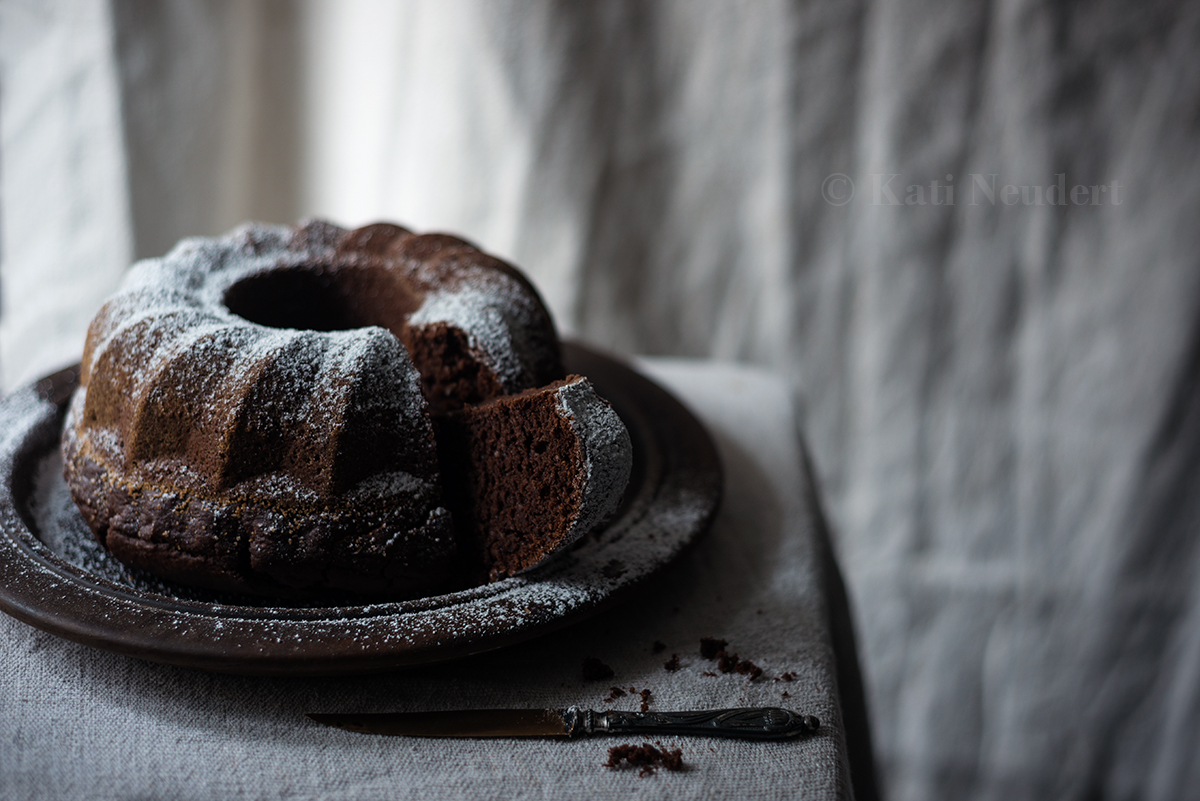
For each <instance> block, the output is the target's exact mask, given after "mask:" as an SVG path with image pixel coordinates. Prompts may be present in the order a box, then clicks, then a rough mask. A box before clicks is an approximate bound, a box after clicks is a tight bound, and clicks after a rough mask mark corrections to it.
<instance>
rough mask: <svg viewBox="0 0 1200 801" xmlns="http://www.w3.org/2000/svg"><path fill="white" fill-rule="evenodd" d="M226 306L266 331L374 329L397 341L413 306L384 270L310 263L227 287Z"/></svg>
mask: <svg viewBox="0 0 1200 801" xmlns="http://www.w3.org/2000/svg"><path fill="white" fill-rule="evenodd" d="M224 303H225V308H227V309H229V310H230V311H231V312H233V313H234V314H236V315H237V316H239V317H241V318H243V319H246V320H249V321H250V322H252V323H257V324H258V325H265V326H268V327H270V328H295V329H300V330H303V331H345V330H347V329H351V328H365V327H367V326H372V325H376V326H379V327H381V328H386V329H387V330H389V331H391V332H392V334H394V335H395V336H397V337H399V336H400V335H401V332H402V331H403V329H404V321H405V318H406V317H407V316H408V314H409V313H411V312H412V311H413V310H414V309H415V308H416V306H417V303H416V300H415V299H414V298H413V297H412V295H411V294H410V293H409V292H408V291H407V290H406V289H405V288H404V287H403V286H401V285H400V283H399V282H397V281H394V280H391V279H390V277H389V276H388V275H387V274H386V273H385V272H383V271H380V270H373V269H367V268H364V267H360V266H353V265H349V266H329V265H312V266H307V267H295V268H292V269H280V270H272V271H270V272H266V273H261V274H259V275H253V276H250V277H249V278H245V279H243V280H241V281H238V282H237V283H236V284H234V285H233V286H231V287H229V289H228V290H226V292H225V297H224Z"/></svg>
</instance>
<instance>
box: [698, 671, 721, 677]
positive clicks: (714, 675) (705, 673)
mask: <svg viewBox="0 0 1200 801" xmlns="http://www.w3.org/2000/svg"><path fill="white" fill-rule="evenodd" d="M700 675H701V676H711V677H712V678H714V679H715V678H716V677H717V674H716V673H713V672H712V671H711V670H706V671H704V672H703V673H701V674H700Z"/></svg>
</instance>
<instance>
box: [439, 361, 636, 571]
mask: <svg viewBox="0 0 1200 801" xmlns="http://www.w3.org/2000/svg"><path fill="white" fill-rule="evenodd" d="M438 428H439V431H438V435H437V439H438V449H439V458H440V460H441V469H442V474H443V478H444V484H443V486H444V487H446V489H447V494H448V496H449V497H448V502H449V505H450V507H451V511H452V514H453V516H454V519H455V523H456V527H457V529H458V532H459V537H460V541H461V542H462V543H463V544H464V545H465V549H466V551H467V552H468V553H473V554H475V556H476V558H477V559H478V560H479V561H480V563H481V564H482V570H483V571H484V572H485V574H486V575H487V577H488V578H489V579H491V580H496V579H499V578H503V577H504V576H511V575H514V574H516V573H519V572H521V571H522V570H526V569H528V568H530V567H532V566H534V565H536V564H538V563H539V562H541V561H543V560H544V559H546V558H548V557H550V556H551V555H553V554H556V553H560V552H562V551H563V550H564V549H566V548H567V547H568V546H570V545H571V544H572V543H574V542H576V541H577V540H578V539H579V538H580V537H582V536H584V535H585V534H587V533H588V532H590V531H592V530H593V529H595V528H597V527H599V526H601V525H603V524H604V523H605V522H606V521H607V520H608V518H609V517H611V516H612V514H613V513H614V512H615V511H616V510H617V507H618V506H619V504H620V501H621V494H622V491H623V489H624V487H625V485H626V483H627V482H628V481H629V473H630V467H631V464H632V453H633V449H632V445H631V443H630V440H629V433H628V432H627V431H626V430H625V426H624V424H622V422H621V419H620V418H619V417H618V416H617V414H616V412H614V411H613V409H612V406H611V405H609V403H608V401H606V400H604V399H603V398H601V397H600V396H599V395H597V394H596V391H595V390H594V389H593V388H592V385H591V384H590V383H589V382H588V380H587V379H586V378H583V377H582V376H578V375H572V376H568V377H567V378H566V379H565V380H562V381H555V382H553V383H551V384H548V385H546V386H544V387H540V388H538V389H531V390H527V391H525V392H522V393H519V394H516V395H507V396H502V397H499V398H495V399H493V400H490V401H487V402H486V403H483V404H480V405H478V406H473V407H467V408H463V409H460V410H458V411H456V412H453V413H451V414H449V415H447V416H445V417H443V418H442V419H441V420H440V421H439V424H438Z"/></svg>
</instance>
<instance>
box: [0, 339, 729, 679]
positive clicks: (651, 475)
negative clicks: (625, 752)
mask: <svg viewBox="0 0 1200 801" xmlns="http://www.w3.org/2000/svg"><path fill="white" fill-rule="evenodd" d="M563 356H564V361H565V362H566V363H567V365H568V367H569V368H570V371H571V372H576V373H580V374H582V375H585V376H589V378H590V379H591V380H592V381H593V383H595V384H596V385H597V387H598V389H599V390H600V392H601V395H603V396H605V397H608V398H609V400H610V401H612V402H613V405H614V407H615V408H617V409H618V411H619V412H620V413H621V414H622V416H623V417H626V418H627V419H626V424H627V426H628V427H629V428H630V434H631V435H632V436H633V437H634V440H635V448H639V454H638V456H639V458H641V459H643V460H644V462H645V464H644V468H645V471H646V472H645V473H644V474H643V476H642V482H641V485H640V486H638V487H637V495H636V496H635V497H634V499H633V500H632V501H630V502H627V503H626V504H625V506H624V508H623V510H622V513H621V514H620V515H619V516H618V518H616V519H615V520H613V521H611V522H610V523H609V525H608V526H607V527H606V528H605V529H602V530H601V531H600V532H598V534H597V535H592V537H594V538H595V540H596V541H597V542H600V543H602V544H601V545H598V546H596V547H597V549H600V548H603V547H604V545H603V543H604V541H605V538H606V537H609V538H610V539H611V547H615V548H616V549H617V550H616V551H615V553H618V554H619V553H620V548H619V547H618V546H619V543H620V541H621V540H622V538H624V537H626V536H629V535H634V536H639V535H645V536H648V537H649V538H650V539H653V538H654V531H657V529H654V530H650V529H646V530H644V531H642V530H641V528H642V527H648V526H651V525H653V524H654V521H655V520H657V519H658V517H662V518H663V519H667V520H669V521H671V525H673V526H674V530H670V528H669V527H668V530H666V531H665V532H663V533H665V534H666V539H665V540H664V542H665V544H666V546H667V551H666V553H665V555H664V556H663V557H662V558H661V559H658V560H651V562H650V563H649V564H647V565H644V566H642V568H641V569H640V570H635V571H633V572H631V573H629V574H628V576H627V577H625V574H618V575H616V576H615V577H612V578H611V579H605V580H604V581H602V582H600V583H597V584H593V585H592V586H591V587H588V588H583V587H582V586H581V588H580V592H581V593H582V594H581V595H580V596H579V598H578V599H577V602H576V603H574V605H571V604H570V603H568V604H567V606H566V608H564V609H561V611H560V612H559V613H557V614H554V613H553V611H552V610H551V611H549V612H547V611H546V610H542V609H540V608H539V609H538V614H535V613H534V612H531V611H530V610H531V606H530V605H528V604H527V602H528V601H529V599H530V597H531V596H533V595H536V594H537V592H538V590H544V591H546V592H547V593H549V595H550V596H553V593H550V592H549V589H548V588H549V587H551V586H557V585H551V584H550V583H549V580H550V579H552V578H555V577H559V578H567V579H569V578H570V567H571V565H572V564H573V563H572V562H571V560H573V559H576V555H573V553H568V554H564V555H563V556H562V557H560V558H556V559H554V560H552V561H551V562H550V563H548V564H547V565H543V566H539V567H538V568H535V569H534V570H532V571H529V572H528V573H526V574H522V575H521V576H517V577H513V578H509V579H505V580H504V581H501V582H497V583H496V584H491V585H483V586H481V587H473V588H469V589H466V590H461V591H458V592H455V593H447V594H443V595H437V596H428V597H425V598H419V599H411V600H406V601H386V600H385V601H379V602H371V603H364V604H359V605H338V606H318V607H278V606H268V605H263V606H237V605H231V604H225V603H210V602H204V601H191V600H185V599H179V598H171V597H169V596H165V595H161V594H158V593H153V592H149V591H146V590H141V589H138V588H135V587H127V586H123V585H120V584H117V583H115V582H112V581H110V580H108V579H106V578H104V577H102V576H97V575H95V574H92V573H89V572H88V571H86V570H85V569H83V568H81V567H78V566H76V565H73V564H71V563H70V562H68V561H66V560H65V559H62V558H61V557H59V556H57V555H56V554H54V553H53V551H51V549H50V548H49V546H47V545H46V544H44V543H42V542H41V540H40V539H39V538H38V537H37V535H36V534H35V533H34V531H33V530H31V528H30V525H29V521H28V520H27V519H26V516H25V514H23V513H22V509H21V507H20V505H19V501H18V498H19V497H24V498H28V497H29V494H30V492H31V490H32V482H33V476H32V475H31V474H30V473H31V471H30V470H22V469H21V468H22V466H23V465H31V466H32V465H36V464H39V463H40V461H41V459H42V458H44V456H45V454H46V453H47V451H48V450H49V449H50V448H52V447H54V446H55V444H56V443H57V441H58V432H59V431H60V430H61V424H62V416H63V411H64V410H65V405H66V401H67V399H69V397H70V395H71V392H72V391H73V389H74V386H75V384H76V382H77V380H78V366H77V365H76V366H74V367H70V368H67V369H65V370H61V371H58V372H57V373H54V374H51V375H49V376H46V377H44V378H42V379H40V380H39V381H35V382H32V383H30V384H27V385H25V386H23V387H21V388H19V389H17V390H15V391H14V392H12V393H10V394H9V395H8V396H7V397H6V398H4V400H3V401H2V402H0V426H2V427H0V431H3V432H4V433H3V434H2V435H0V472H2V473H3V481H0V611H4V612H6V613H7V614H9V615H10V616H12V617H14V618H16V619H18V620H21V621H23V622H25V623H28V624H30V625H32V626H34V627H36V628H39V629H41V630H43V631H47V632H49V633H51V634H55V635H56V636H59V637H62V638H64V639H67V640H71V641H74V642H78V643H81V644H84V645H88V646H92V647H96V648H100V649H102V650H107V651H112V652H115V653H121V654H125V655H128V656H134V657H137V658H140V659H144V660H148V661H152V662H160V663H165V664H172V665H179V666H184V667H191V668H199V669H203V670H210V671H216V672H225V673H240V674H257V675H340V674H351V673H365V672H377V671H382V670H391V669H396V668H403V667H410V666H417V665H427V664H433V663H437V662H443V661H449V660H453V659H458V658H462V657H465V656H469V655H472V654H476V653H482V652H484V651H490V650H494V649H496V648H502V647H506V646H508V645H513V644H516V643H518V642H523V641H526V640H529V639H533V638H535V637H539V636H542V635H544V634H548V633H550V632H552V631H556V630H558V629H561V628H563V627H565V626H568V625H571V624H573V623H576V622H578V621H579V620H582V619H584V618H586V617H591V616H592V615H595V614H597V613H599V612H601V611H603V610H604V609H607V608H610V607H611V606H613V605H615V604H617V603H619V602H620V601H621V600H623V599H624V598H625V597H626V596H628V595H629V594H631V593H633V592H634V591H636V590H637V589H639V588H641V587H642V586H644V585H645V584H647V583H648V582H649V581H651V580H653V578H654V577H655V576H657V575H658V574H659V573H660V572H661V571H662V570H664V569H666V568H667V567H668V566H669V565H670V564H672V563H674V562H675V561H676V560H677V559H678V558H679V556H681V555H682V554H683V553H684V552H685V551H687V550H688V549H690V548H691V547H692V546H693V545H694V544H695V542H696V541H697V539H699V537H700V536H701V535H702V534H703V533H704V532H705V531H707V530H708V529H709V528H710V527H711V524H712V520H713V518H714V517H715V515H716V512H717V509H718V508H719V506H720V501H721V493H722V488H723V473H722V467H721V462H720V457H719V455H718V453H717V449H716V446H715V444H714V442H713V440H712V437H711V435H710V434H709V432H708V431H707V429H706V428H705V427H704V426H703V425H702V424H701V423H700V421H699V420H698V419H697V418H696V416H695V415H694V414H693V413H692V412H691V411H690V410H689V409H688V408H687V407H686V406H685V405H684V404H683V403H682V402H680V401H679V400H678V399H677V398H676V397H675V396H674V395H672V394H671V393H670V392H668V391H667V390H666V389H664V388H662V387H661V386H660V385H658V384H657V383H655V382H654V381H652V380H650V379H649V378H647V377H646V376H644V375H643V374H641V373H639V372H638V371H637V370H635V369H634V368H632V367H631V366H629V365H628V364H627V363H625V362H624V361H623V360H621V359H619V358H617V357H615V356H612V355H609V354H606V353H603V352H601V351H599V350H597V349H595V348H592V347H589V346H586V345H583V344H581V343H578V342H569V341H564V342H563ZM31 395H32V397H30V396H31ZM31 401H32V402H33V406H34V407H36V408H34V409H31V408H26V407H28V406H30V402H31ZM21 412H24V413H25V416H24V418H21V414H20V413H21ZM34 412H36V413H34ZM10 417H16V418H20V419H15V420H10V419H9V418H10ZM639 440H640V442H641V444H640V447H639V445H638V442H639ZM656 459H657V460H658V461H657V462H656V461H655V460H656ZM656 467H657V469H658V472H656ZM648 483H649V484H650V486H649V491H650V493H651V494H650V495H649V496H648V497H645V498H643V496H646V494H647V491H648V489H647V486H648ZM22 491H24V495H23V496H22ZM643 502H644V508H642V507H640V506H639V504H643ZM685 504H686V506H687V508H683V506H684V505H685ZM26 513H27V512H26ZM630 518H632V519H630ZM589 544H590V542H589ZM601 556H603V554H601ZM31 567H36V568H37V569H36V570H30V569H29V568H31ZM589 575H590V576H591V578H592V579H593V580H595V579H596V578H597V577H596V576H594V574H589ZM522 599H523V600H522ZM514 600H515V601H517V602H519V603H523V604H526V605H525V606H524V608H523V612H522V610H520V609H517V608H516V607H513V608H511V609H510V608H507V607H508V606H511V602H512V601H514ZM555 602H556V599H555V598H554V597H549V598H548V599H547V603H548V604H550V605H551V606H553V605H554V604H555ZM557 603H558V605H559V606H560V607H561V606H562V604H563V599H562V598H561V597H560V598H558V599H557ZM472 604H477V605H479V606H480V608H481V609H482V608H484V607H494V608H493V609H492V610H491V611H492V612H493V613H495V614H496V618H495V620H494V621H493V620H489V621H487V625H482V626H481V627H480V628H478V629H476V630H473V631H456V632H450V631H443V632H441V633H440V635H439V632H437V631H433V630H431V631H429V632H426V633H425V634H423V635H422V636H420V637H417V638H416V639H415V640H411V639H410V640H407V641H406V640H405V639H404V637H405V635H404V634H402V633H400V630H401V629H402V628H404V625H405V624H415V625H417V626H419V625H421V624H425V625H429V624H432V623H434V622H436V620H437V618H438V616H439V615H443V616H444V615H449V614H451V613H452V612H453V611H454V610H458V611H459V612H461V613H463V614H466V613H467V612H468V611H470V610H471V609H473V607H472V606H471V605H472ZM506 605H507V606H506ZM251 610H252V611H251ZM118 612H119V613H121V614H114V613H118ZM506 612H507V613H508V614H509V615H510V617H509V618H508V619H507V620H508V621H509V622H505V620H506V618H505V617H504V614H505V613H506ZM525 613H528V614H525ZM421 616H424V619H423V620H422V619H421ZM230 621H236V622H237V624H238V626H241V627H242V628H244V630H245V631H246V632H247V633H250V632H254V631H256V630H257V629H256V626H258V627H263V628H265V629H266V631H264V632H263V633H264V634H269V633H270V630H272V629H273V630H274V632H275V634H276V641H275V642H274V643H271V642H269V641H268V638H265V637H260V638H258V639H256V640H248V641H246V642H239V641H238V640H237V639H236V637H229V636H224V635H218V634H214V632H216V631H220V630H223V627H224V624H225V623H228V622H230ZM372 623H373V624H375V625H377V626H378V627H380V629H381V630H380V631H378V632H375V635H376V636H375V637H373V638H372V637H371V636H369V635H370V633H362V634H357V635H354V636H353V637H352V639H350V640H348V641H346V642H344V643H343V642H341V641H340V640H338V633H337V632H335V631H333V630H332V629H331V630H330V631H327V632H323V633H322V636H323V637H326V635H327V638H325V639H320V640H316V641H313V640H311V639H310V641H308V642H304V641H302V638H300V637H297V636H294V635H297V634H303V633H308V634H313V633H314V632H315V631H316V630H317V629H318V628H320V627H322V626H324V627H326V628H331V627H332V626H333V625H334V624H340V625H341V626H342V627H343V628H345V629H354V628H355V627H359V628H361V627H362V626H364V625H369V624H372ZM389 623H390V624H391V626H392V630H391V631H384V629H386V628H387V625H388V624H389ZM493 623H495V624H496V625H492V624H493ZM235 628H237V626H235ZM306 629H311V631H306ZM413 631H415V629H410V630H409V633H410V634H411V633H413ZM286 634H290V635H293V636H294V639H295V640H296V641H295V642H294V643H292V642H289V643H284V642H283V636H282V635H286ZM352 634H354V632H350V631H347V635H348V636H350V635H352ZM388 634H394V635H397V636H398V637H399V639H389V638H388V637H387V636H386V635H388ZM189 635H190V636H189ZM359 637H361V639H360V638H359ZM381 637H382V638H383V639H382V640H381ZM330 638H331V639H330ZM443 640H444V641H443Z"/></svg>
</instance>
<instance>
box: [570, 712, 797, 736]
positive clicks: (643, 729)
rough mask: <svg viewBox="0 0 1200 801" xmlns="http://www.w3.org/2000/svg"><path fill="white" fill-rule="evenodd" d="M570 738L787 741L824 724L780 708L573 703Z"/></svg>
mask: <svg viewBox="0 0 1200 801" xmlns="http://www.w3.org/2000/svg"><path fill="white" fill-rule="evenodd" d="M563 719H564V722H565V723H566V724H567V735H568V736H569V737H582V736H587V735H591V734H637V735H644V736H647V737H648V736H650V735H658V734H686V735H697V734H699V735H705V736H708V737H735V738H738V739H744V740H786V739H788V738H790V737H797V736H799V735H801V734H811V733H813V732H815V731H816V730H817V729H818V728H820V726H821V722H820V721H819V720H817V719H816V718H814V717H813V716H812V715H798V714H796V713H795V712H791V711H789V710H787V709H780V708H779V707H758V708H749V707H743V708H741V709H710V710H705V711H697V712H596V711H594V710H591V709H581V708H580V707H577V706H573V707H570V708H569V709H567V710H566V713H565V714H564V715H563Z"/></svg>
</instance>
